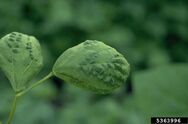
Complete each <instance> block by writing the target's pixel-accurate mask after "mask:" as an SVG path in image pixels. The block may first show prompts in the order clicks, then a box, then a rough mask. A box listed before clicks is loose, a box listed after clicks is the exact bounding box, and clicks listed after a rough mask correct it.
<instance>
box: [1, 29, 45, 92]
mask: <svg viewBox="0 0 188 124" xmlns="http://www.w3.org/2000/svg"><path fill="white" fill-rule="evenodd" d="M42 65H43V64H42V55H41V48H40V44H39V42H38V41H37V39H36V38H34V37H33V36H28V35H25V34H22V33H17V32H13V33H10V34H8V35H6V36H4V37H3V38H2V39H1V40H0V67H1V69H2V71H3V72H4V73H5V75H6V76H7V78H8V79H9V80H10V82H11V85H12V87H13V89H14V91H15V92H20V91H22V90H24V89H26V88H27V87H28V86H29V81H30V80H31V79H32V78H33V77H34V76H35V75H36V74H37V73H38V72H39V71H40V69H41V67H42Z"/></svg>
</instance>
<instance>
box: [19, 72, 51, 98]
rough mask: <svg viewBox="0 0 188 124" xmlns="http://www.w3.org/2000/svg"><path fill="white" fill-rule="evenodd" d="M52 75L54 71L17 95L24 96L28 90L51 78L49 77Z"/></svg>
mask: <svg viewBox="0 0 188 124" xmlns="http://www.w3.org/2000/svg"><path fill="white" fill-rule="evenodd" d="M52 76H53V73H52V72H50V73H49V74H48V75H47V76H45V77H44V78H42V79H41V80H39V81H37V82H36V83H34V84H33V85H31V86H30V87H29V88H28V89H26V90H24V91H22V92H19V93H18V94H17V96H22V95H24V94H25V93H27V92H28V91H30V90H31V89H33V88H34V87H36V86H38V85H40V84H42V83H43V82H44V81H46V80H47V79H49V78H50V77H52Z"/></svg>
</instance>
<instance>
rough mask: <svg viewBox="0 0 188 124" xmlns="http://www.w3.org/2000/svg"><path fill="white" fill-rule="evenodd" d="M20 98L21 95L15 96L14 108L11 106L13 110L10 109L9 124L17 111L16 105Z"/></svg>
mask: <svg viewBox="0 0 188 124" xmlns="http://www.w3.org/2000/svg"><path fill="white" fill-rule="evenodd" d="M18 98H19V96H17V95H15V96H14V101H13V104H12V108H11V111H10V114H9V117H8V121H7V124H11V122H12V120H13V117H14V113H15V111H16V105H17V101H18Z"/></svg>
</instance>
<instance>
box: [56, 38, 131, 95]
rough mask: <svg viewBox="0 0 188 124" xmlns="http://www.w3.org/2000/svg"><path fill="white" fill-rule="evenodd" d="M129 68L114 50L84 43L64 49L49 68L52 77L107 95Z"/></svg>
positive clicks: (121, 80) (102, 44)
mask: <svg viewBox="0 0 188 124" xmlns="http://www.w3.org/2000/svg"><path fill="white" fill-rule="evenodd" d="M129 71H130V66H129V63H128V62H127V60H126V59H125V58H124V56H123V55H122V54H120V53H119V52H117V51H116V50H115V49H114V48H112V47H110V46H108V45H106V44H104V43H102V42H100V41H95V40H87V41H85V42H83V43H81V44H79V45H77V46H75V47H73V48H70V49H68V50H66V51H65V52H64V53H63V54H62V55H61V56H60V57H59V58H58V59H57V61H56V63H55V65H54V67H53V73H54V75H55V76H57V77H59V78H61V79H63V80H65V81H66V82H69V83H71V84H74V85H76V86H78V87H81V88H85V89H88V90H91V91H94V92H96V93H109V92H111V91H112V90H114V89H116V88H118V87H120V86H121V85H122V84H124V82H125V81H126V79H127V77H128V75H129Z"/></svg>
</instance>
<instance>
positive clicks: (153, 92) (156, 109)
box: [134, 64, 188, 119]
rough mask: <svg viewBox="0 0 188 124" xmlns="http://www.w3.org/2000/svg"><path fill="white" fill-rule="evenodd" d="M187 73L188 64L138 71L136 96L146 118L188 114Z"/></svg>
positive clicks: (135, 84)
mask: <svg viewBox="0 0 188 124" xmlns="http://www.w3.org/2000/svg"><path fill="white" fill-rule="evenodd" d="M187 74H188V65H187V64H176V65H169V66H163V67H158V68H156V69H152V70H148V71H143V72H139V73H136V76H135V83H134V86H135V98H136V102H137V104H138V107H139V109H140V110H141V112H142V113H143V115H144V117H145V118H147V119H149V118H150V117H151V116H187V115H188V99H187V98H188V92H187V88H188V76H187Z"/></svg>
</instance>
